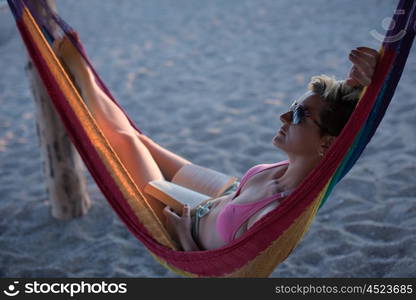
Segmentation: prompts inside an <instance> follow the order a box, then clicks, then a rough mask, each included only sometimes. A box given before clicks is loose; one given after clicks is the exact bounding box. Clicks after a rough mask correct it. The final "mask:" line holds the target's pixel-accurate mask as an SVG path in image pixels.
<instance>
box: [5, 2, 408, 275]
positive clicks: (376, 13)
mask: <svg viewBox="0 0 416 300" xmlns="http://www.w3.org/2000/svg"><path fill="white" fill-rule="evenodd" d="M395 2H396V1H376V0H368V1H358V0H354V1H341V0H337V1H323V0H314V1H300V0H295V1H293V0H284V1H283V0H279V1H275V0H245V1H241V0H227V1H221V0H213V1H189V0H188V1H186V0H178V1H169V0H164V1H163V0H153V1H122V2H118V1H99V0H89V1H75V0H71V1H69V0H66V1H57V3H58V9H59V11H60V13H61V15H62V16H63V17H64V19H66V20H68V22H69V23H70V24H71V25H72V26H73V27H75V28H76V29H77V30H78V31H79V33H80V36H81V38H82V40H83V42H84V44H85V47H86V49H87V51H88V53H89V55H90V57H91V59H92V61H93V63H94V65H95V66H96V68H97V70H98V72H99V73H100V74H101V75H102V78H103V79H104V81H105V82H106V84H107V85H108V87H109V88H110V89H111V90H112V91H113V93H114V95H115V96H116V98H118V99H119V102H120V104H121V105H122V106H123V108H125V109H126V110H127V111H128V112H129V115H130V116H131V118H132V119H133V120H134V121H135V122H137V124H138V126H139V127H140V128H141V129H142V130H143V131H144V132H145V133H146V134H148V135H149V136H151V137H152V138H153V139H154V140H155V141H157V142H158V143H160V144H161V145H162V146H164V147H166V148H168V149H170V150H172V151H174V152H176V153H178V154H180V155H182V156H184V157H185V158H187V159H189V160H191V161H193V162H194V163H196V164H200V165H203V166H206V167H210V168H213V169H215V170H218V171H221V172H224V173H227V174H233V175H236V176H241V175H242V174H244V172H245V171H246V170H247V169H248V168H250V167H251V166H253V165H255V164H259V163H272V162H276V161H279V160H282V159H285V156H284V154H283V153H282V152H280V151H279V150H278V149H277V148H275V147H274V146H273V145H272V143H271V140H272V138H273V136H274V134H275V132H276V131H277V129H278V128H279V127H280V122H279V119H278V117H279V115H280V114H281V113H283V112H285V110H286V109H287V107H288V105H289V104H290V103H291V101H292V100H293V99H294V98H296V97H298V96H300V95H301V94H302V93H303V92H304V91H305V89H306V85H307V83H308V80H309V78H310V77H311V76H312V75H317V74H322V73H325V74H331V75H335V76H336V77H337V78H339V79H341V78H344V77H345V75H346V72H347V70H348V69H349V67H350V63H349V61H348V60H347V55H348V53H349V51H350V50H351V49H353V48H354V47H358V46H362V45H365V46H369V47H373V48H376V49H377V48H378V47H379V41H378V40H377V39H375V38H374V37H373V36H372V35H371V34H370V31H371V30H377V31H378V32H380V33H381V34H382V33H384V32H385V30H384V29H383V27H382V20H383V19H384V18H387V17H390V16H391V15H392V13H393V11H394V9H395V4H396V3H395ZM2 3H3V6H2V8H0V57H1V59H0V70H1V72H0V74H1V75H0V215H1V216H2V217H1V219H0V266H1V267H0V276H1V277H178V275H176V274H174V273H171V272H170V271H168V270H166V269H165V268H163V267H162V266H161V265H159V263H157V262H156V261H155V260H154V259H153V258H152V257H151V256H150V254H149V253H148V252H147V251H146V249H144V247H143V246H142V244H141V243H140V242H139V241H137V240H136V239H135V238H134V237H133V235H131V234H130V233H129V232H128V231H127V229H126V227H125V226H124V225H123V224H122V223H121V221H120V220H119V219H118V217H117V216H116V214H115V213H114V211H113V210H112V209H111V208H110V206H109V205H108V203H107V202H106V200H105V199H104V198H103V196H102V194H101V192H100V191H99V189H98V188H97V186H96V185H95V183H94V182H93V180H92V179H91V177H90V175H89V174H88V173H86V176H87V179H88V189H89V192H90V195H91V198H92V200H93V205H92V208H91V210H90V211H89V212H88V214H87V215H85V216H84V217H82V218H78V219H74V220H71V221H59V220H56V219H54V218H53V217H52V216H51V213H50V203H49V200H48V195H47V193H46V189H45V185H44V179H43V174H42V161H41V157H40V150H39V146H38V139H37V136H36V131H35V106H34V101H33V100H32V98H31V93H30V90H29V85H28V80H27V78H26V76H25V73H24V62H25V50H24V48H23V45H22V42H21V39H20V37H19V35H18V33H17V30H16V27H15V25H14V21H13V19H12V16H11V14H10V12H9V11H8V10H7V9H6V8H5V6H4V2H2ZM116 3H117V4H116ZM0 5H1V4H0ZM415 74H416V55H415V51H414V49H413V51H412V53H411V54H410V56H409V59H408V63H407V66H406V68H405V70H404V73H403V76H402V79H401V81H400V83H399V85H398V87H397V91H396V94H395V96H394V98H393V100H392V103H391V105H390V107H389V109H388V111H387V113H386V115H385V118H384V120H383V122H382V124H381V125H380V127H379V129H378V131H377V133H376V134H375V136H374V138H373V140H372V141H371V143H370V144H369V145H368V147H367V149H366V150H365V152H364V153H363V155H362V156H361V158H360V160H359V161H358V162H357V164H356V165H355V166H354V168H353V169H352V170H351V171H350V173H349V174H348V175H347V176H346V177H345V179H344V180H343V181H342V182H341V183H340V184H339V185H338V186H337V187H336V189H335V191H334V192H333V194H332V196H331V197H330V199H329V200H328V202H327V203H326V204H325V206H324V207H323V208H322V209H321V211H320V212H319V213H318V215H317V217H316V219H315V221H314V223H313V225H312V227H311V229H310V231H309V232H308V233H307V234H306V236H305V237H304V239H303V240H302V241H301V243H300V244H299V246H298V247H297V248H296V249H295V251H294V252H293V253H292V255H291V256H290V257H289V258H288V259H287V260H286V261H285V262H284V263H282V264H281V265H280V266H279V267H278V268H276V270H275V271H274V272H273V274H272V277H416V251H415V249H416V180H415V175H416V130H415V129H416V117H415V115H416V102H415V96H414V86H415V85H416V76H415Z"/></svg>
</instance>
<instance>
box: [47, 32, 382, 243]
mask: <svg viewBox="0 0 416 300" xmlns="http://www.w3.org/2000/svg"><path fill="white" fill-rule="evenodd" d="M54 47H55V50H56V51H57V53H58V55H59V56H60V57H61V60H62V62H63V63H64V64H65V65H66V66H67V68H68V70H69V71H70V73H71V74H72V76H73V77H74V79H75V81H76V83H77V84H78V87H79V88H80V91H81V94H82V96H83V98H84V100H85V101H86V103H87V105H88V106H89V108H90V110H91V112H92V114H93V115H94V117H95V119H96V121H97V122H98V124H99V126H100V128H101V129H102V131H103V133H104V134H105V136H106V138H107V139H108V141H109V142H110V144H111V145H112V147H113V149H114V150H115V152H116V153H117V155H118V156H119V158H120V160H121V161H122V162H123V164H124V166H125V167H126V168H127V170H128V171H129V173H130V175H131V176H132V179H133V180H134V182H135V183H136V185H137V186H138V188H139V189H141V190H142V191H143V190H144V187H145V186H146V184H147V183H148V182H149V181H152V180H160V179H164V180H171V179H172V177H173V176H174V175H175V173H176V172H177V171H178V170H179V169H180V168H182V167H183V166H184V165H186V164H191V162H190V161H188V160H186V159H185V158H183V157H181V156H179V155H177V154H175V153H172V152H171V151H169V150H167V149H165V148H163V147H162V146H160V145H158V144H157V143H155V142H154V141H153V140H151V139H150V138H149V137H147V136H145V135H143V134H140V133H138V132H137V131H136V130H134V129H133V128H132V126H131V125H130V123H129V121H128V119H127V118H126V116H125V115H124V114H123V112H122V111H121V110H120V109H119V107H118V106H117V105H116V104H114V102H113V101H111V99H109V98H108V96H107V95H106V94H105V93H104V92H103V91H102V90H101V89H100V87H99V86H98V85H97V83H96V82H95V79H94V76H93V74H92V71H91V70H90V68H89V66H88V65H87V64H86V62H85V61H84V60H83V58H82V57H81V56H80V55H79V53H78V52H77V50H76V49H75V48H74V47H73V45H72V43H71V42H70V41H69V40H68V39H67V38H63V39H62V40H60V41H57V42H56V43H55V45H54ZM349 59H350V61H351V62H352V63H353V66H352V68H351V70H350V72H349V74H348V78H347V79H346V80H344V81H336V80H335V79H334V78H331V77H328V76H325V75H321V76H314V77H312V79H311V82H310V83H309V86H308V89H309V90H308V91H307V92H306V93H305V94H303V95H302V96H301V97H300V98H299V99H297V100H296V101H295V102H294V103H293V104H292V106H291V107H290V109H289V111H288V112H286V113H284V114H282V115H281V116H280V121H281V123H282V125H281V128H280V130H279V131H278V132H277V134H276V135H275V136H274V137H273V140H272V142H273V144H274V145H275V146H276V147H278V148H279V149H281V150H282V151H284V152H285V153H286V154H287V157H288V160H287V161H283V162H279V163H276V164H267V165H258V166H255V167H253V168H251V169H250V170H249V171H248V172H247V173H246V174H245V175H244V177H243V178H242V179H241V184H239V186H238V188H237V185H236V186H235V189H236V190H235V189H234V190H231V191H229V192H228V193H225V194H224V195H223V196H221V197H219V198H215V199H212V200H210V201H209V202H207V203H205V204H203V205H200V206H199V207H198V208H197V209H196V210H195V211H192V212H191V211H190V209H189V207H185V208H184V210H183V212H182V215H181V216H179V215H177V214H176V213H175V212H173V211H172V210H171V209H170V208H169V207H165V209H164V210H163V212H164V214H165V216H166V224H167V227H168V228H167V229H168V231H169V232H170V233H171V234H172V237H173V238H174V239H176V241H178V242H179V243H180V245H181V246H182V248H183V250H185V251H195V250H203V249H214V248H219V247H222V246H224V245H226V244H227V243H229V242H231V241H232V240H234V239H235V238H238V237H240V236H241V235H242V234H244V232H245V231H247V230H248V229H249V228H250V227H251V226H252V225H253V224H254V223H256V221H258V220H259V219H261V218H262V217H263V216H265V215H266V214H267V213H269V212H270V211H272V210H273V209H275V208H276V207H277V206H278V205H279V203H280V202H282V201H284V199H285V197H286V196H287V195H288V194H289V193H290V192H291V191H292V190H294V189H295V188H296V187H297V186H298V185H299V184H300V183H301V182H302V180H303V179H304V178H305V177H306V176H307V175H308V174H309V172H310V171H311V170H312V169H314V168H315V167H316V166H317V164H318V163H319V161H320V160H321V159H322V158H323V157H324V156H325V153H326V151H327V150H328V149H329V147H330V146H331V144H332V142H333V141H334V139H335V138H336V136H338V135H339V134H340V132H341V130H342V128H343V127H344V125H345V124H346V123H347V121H348V119H349V116H350V115H351V113H352V111H353V110H354V107H355V105H356V103H357V100H358V98H359V94H360V92H361V90H362V87H363V86H366V85H368V84H369V83H370V82H371V78H372V76H373V73H374V69H375V66H376V63H377V59H378V52H377V51H376V50H374V49H370V48H367V47H359V48H357V49H355V50H352V51H351V53H350V54H349Z"/></svg>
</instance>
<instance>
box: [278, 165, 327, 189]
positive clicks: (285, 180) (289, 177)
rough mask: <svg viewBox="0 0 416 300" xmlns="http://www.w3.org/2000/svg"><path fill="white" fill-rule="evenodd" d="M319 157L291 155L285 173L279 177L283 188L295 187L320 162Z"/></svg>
mask: <svg viewBox="0 0 416 300" xmlns="http://www.w3.org/2000/svg"><path fill="white" fill-rule="evenodd" d="M319 161H320V158H319V157H297V158H291V157H289V165H288V167H287V169H286V171H285V172H284V174H283V175H282V176H280V177H278V178H277V180H278V182H279V186H280V188H281V189H282V190H285V191H287V190H291V189H295V188H296V187H297V186H298V185H299V184H300V183H301V182H302V181H303V179H305V177H306V176H308V174H309V173H310V172H311V171H312V170H313V169H314V168H315V167H316V165H317V164H318V163H319Z"/></svg>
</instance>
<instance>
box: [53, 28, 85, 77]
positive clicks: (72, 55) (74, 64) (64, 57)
mask: <svg viewBox="0 0 416 300" xmlns="http://www.w3.org/2000/svg"><path fill="white" fill-rule="evenodd" d="M73 36H74V37H75V38H76V39H79V38H78V35H77V34H76V33H73ZM53 49H54V50H55V53H56V54H57V55H58V57H59V58H60V59H61V62H62V63H63V64H64V66H65V67H66V68H67V70H68V71H69V72H70V73H71V74H72V75H74V76H75V78H77V77H81V78H80V79H81V80H82V77H83V76H85V75H86V74H88V65H87V64H86V62H85V60H84V58H83V57H82V56H81V55H80V53H79V52H78V49H77V48H76V47H75V46H74V45H73V43H72V42H71V40H70V39H69V37H68V36H66V35H65V36H63V37H62V38H61V39H58V40H55V42H54V43H53Z"/></svg>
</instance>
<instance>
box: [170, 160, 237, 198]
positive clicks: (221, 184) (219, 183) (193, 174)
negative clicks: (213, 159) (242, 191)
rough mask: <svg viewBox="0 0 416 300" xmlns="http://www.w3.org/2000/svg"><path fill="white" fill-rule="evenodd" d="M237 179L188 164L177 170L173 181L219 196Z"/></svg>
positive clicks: (203, 192) (200, 191) (206, 193)
mask: <svg viewBox="0 0 416 300" xmlns="http://www.w3.org/2000/svg"><path fill="white" fill-rule="evenodd" d="M237 179H238V178H237V177H235V176H230V175H226V174H223V173H221V172H218V171H215V170H212V169H209V168H205V167H202V166H198V165H195V164H188V165H185V166H183V167H182V168H181V169H180V170H179V171H178V172H176V174H175V176H173V178H172V182H173V183H176V184H178V185H181V186H184V187H186V188H188V189H191V190H194V191H197V192H199V193H202V194H205V195H209V196H211V197H218V196H220V195H221V194H222V193H224V191H225V190H226V189H227V188H229V187H230V186H231V185H232V184H233V183H234V182H235V181H236V180H237Z"/></svg>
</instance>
